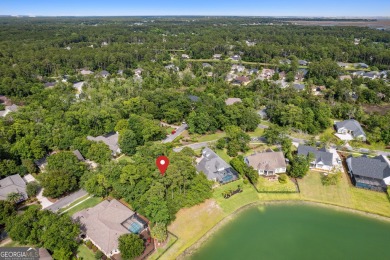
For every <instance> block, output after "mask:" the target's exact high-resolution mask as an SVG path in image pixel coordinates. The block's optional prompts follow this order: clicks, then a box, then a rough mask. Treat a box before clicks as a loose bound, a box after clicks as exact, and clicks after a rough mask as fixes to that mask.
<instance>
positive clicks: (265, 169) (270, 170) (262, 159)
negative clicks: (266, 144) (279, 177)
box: [244, 152, 287, 176]
mask: <svg viewBox="0 0 390 260" xmlns="http://www.w3.org/2000/svg"><path fill="white" fill-rule="evenodd" d="M244 161H245V163H246V164H247V165H248V166H252V167H253V169H255V170H257V171H258V173H259V175H264V176H270V175H275V174H279V173H285V172H286V168H287V165H286V159H285V158H284V155H283V152H263V153H255V154H251V155H249V156H247V157H245V158H244Z"/></svg>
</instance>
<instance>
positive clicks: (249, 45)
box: [245, 41, 256, 47]
mask: <svg viewBox="0 0 390 260" xmlns="http://www.w3.org/2000/svg"><path fill="white" fill-rule="evenodd" d="M245 43H246V45H247V46H248V47H253V46H255V45H256V42H254V41H245Z"/></svg>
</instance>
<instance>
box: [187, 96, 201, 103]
mask: <svg viewBox="0 0 390 260" xmlns="http://www.w3.org/2000/svg"><path fill="white" fill-rule="evenodd" d="M188 98H189V99H190V100H191V101H192V102H198V101H199V100H200V98H199V97H198V96H194V95H188Z"/></svg>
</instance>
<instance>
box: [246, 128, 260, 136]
mask: <svg viewBox="0 0 390 260" xmlns="http://www.w3.org/2000/svg"><path fill="white" fill-rule="evenodd" d="M248 134H249V136H251V137H259V136H262V135H263V134H264V129H263V128H259V127H257V128H256V130H255V131H253V132H248Z"/></svg>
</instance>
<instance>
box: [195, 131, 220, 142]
mask: <svg viewBox="0 0 390 260" xmlns="http://www.w3.org/2000/svg"><path fill="white" fill-rule="evenodd" d="M225 136H226V133H225V132H218V133H215V134H209V135H202V136H199V137H196V140H197V142H199V143H201V142H208V141H214V140H218V139H219V138H222V137H225Z"/></svg>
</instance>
